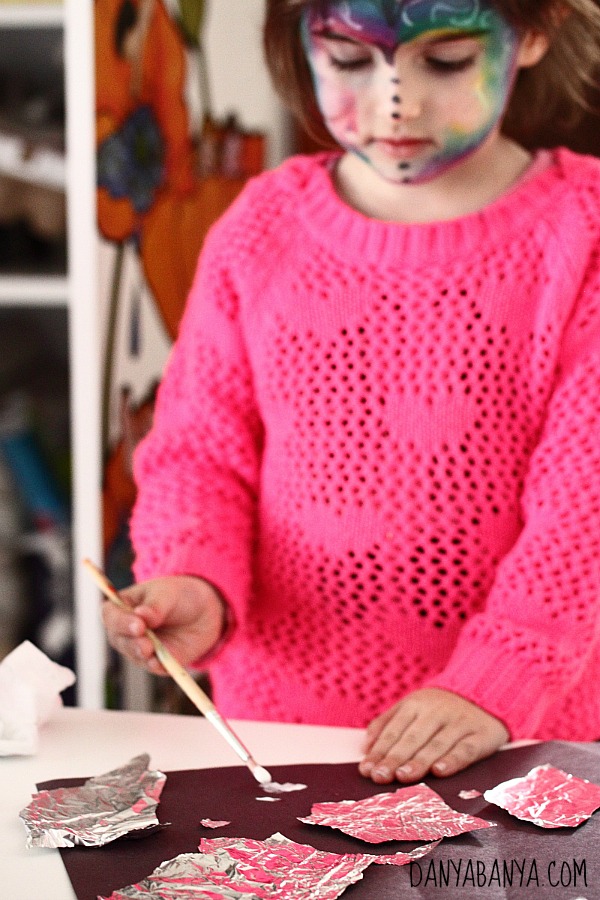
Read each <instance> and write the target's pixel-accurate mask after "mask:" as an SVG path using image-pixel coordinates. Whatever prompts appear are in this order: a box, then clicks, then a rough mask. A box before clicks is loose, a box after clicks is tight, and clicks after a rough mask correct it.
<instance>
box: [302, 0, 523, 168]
mask: <svg viewBox="0 0 600 900" xmlns="http://www.w3.org/2000/svg"><path fill="white" fill-rule="evenodd" d="M302 40H303V44H304V49H305V52H306V56H307V59H308V62H309V65H310V68H311V71H312V75H313V81H314V86H315V93H316V96H317V101H318V103H319V108H320V110H321V113H322V115H323V118H324V120H325V124H326V125H327V128H328V129H329V131H330V133H331V135H332V136H333V137H334V138H335V140H336V141H337V142H338V143H339V144H340V145H341V146H342V147H343V148H344V149H346V150H348V151H350V152H352V153H356V154H358V155H359V156H360V157H361V158H362V159H364V160H365V161H366V162H368V163H369V164H370V165H371V166H372V167H373V168H374V169H375V171H376V172H377V173H378V174H379V175H381V176H382V177H383V178H385V179H386V180H389V181H393V182H406V183H411V184H420V183H423V182H426V181H431V180H433V179H435V178H437V177H438V176H439V175H441V174H443V173H444V172H445V171H447V170H448V169H450V168H451V167H453V166H456V165H457V164H459V163H461V162H462V161H463V160H464V159H466V158H467V157H469V156H470V155H472V154H473V153H475V152H476V151H477V150H478V149H479V148H480V147H481V146H482V145H483V144H484V143H485V142H486V140H487V139H488V137H489V136H490V135H491V134H493V133H495V132H496V131H497V130H499V125H500V121H501V119H502V115H503V113H504V111H505V108H506V104H507V102H508V98H509V95H510V90H511V87H512V83H513V80H514V76H515V73H516V68H517V62H516V60H517V51H518V46H519V41H518V37H517V34H516V32H515V31H514V29H512V28H511V27H510V26H509V24H508V23H507V22H506V21H505V20H504V18H503V17H502V16H501V15H500V14H499V13H498V12H497V10H496V9H495V8H494V6H493V5H492V3H490V2H488V0H337V2H331V3H328V4H326V5H325V7H319V8H309V9H308V10H306V11H305V13H304V15H303V19H302Z"/></svg>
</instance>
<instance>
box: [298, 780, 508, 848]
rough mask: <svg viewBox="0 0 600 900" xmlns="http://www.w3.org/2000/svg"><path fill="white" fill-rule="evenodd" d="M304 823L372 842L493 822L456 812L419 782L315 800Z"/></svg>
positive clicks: (427, 837) (423, 837) (432, 836)
mask: <svg viewBox="0 0 600 900" xmlns="http://www.w3.org/2000/svg"><path fill="white" fill-rule="evenodd" d="M299 819H300V821H301V822H305V823H306V824H308V825H325V826H328V827H329V828H337V829H338V830H339V831H343V832H344V833H345V834H349V835H351V836H352V837H356V838H359V839H360V840H362V841H368V842H369V843H372V844H378V843H382V842H383V841H435V840H438V839H441V838H445V837H454V836H455V835H458V834H464V833H466V832H469V831H477V830H478V829H481V828H491V827H493V826H494V823H493V822H486V821H485V820H484V819H479V818H476V817H475V816H469V815H467V813H461V812H457V811H456V810H454V809H452V807H450V806H448V804H447V803H446V802H445V801H444V800H442V798H441V797H440V795H439V794H437V793H436V792H435V791H434V790H432V789H431V788H430V787H428V785H426V784H423V783H420V784H414V785H409V786H408V787H403V788H399V789H398V790H397V791H394V792H393V793H389V792H386V793H382V794H375V795H374V796H372V797H367V798H366V799H364V800H341V801H339V802H337V803H315V804H313V806H312V809H311V814H310V816H306V817H299Z"/></svg>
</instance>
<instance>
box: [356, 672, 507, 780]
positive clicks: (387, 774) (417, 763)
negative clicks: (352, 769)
mask: <svg viewBox="0 0 600 900" xmlns="http://www.w3.org/2000/svg"><path fill="white" fill-rule="evenodd" d="M509 737H510V735H509V733H508V731H507V729H506V728H505V727H504V725H503V724H502V722H501V721H500V720H499V719H497V718H496V717H495V716H492V715H490V714H489V713H487V712H485V710H483V709H481V707H479V706H476V705H475V704H474V703H471V702H470V701H469V700H465V699H464V697H460V696H459V695H458V694H453V693H451V692H450V691H444V690H441V689H440V688H423V689H422V690H420V691H414V692H413V693H412V694H409V695H408V696H407V697H405V698H404V699H403V700H400V702H399V703H396V704H395V706H392V708H391V709H389V710H388V711H387V712H385V713H383V715H381V716H378V717H377V718H376V719H373V721H372V722H371V724H370V725H369V727H368V728H367V738H366V744H365V756H364V758H363V759H362V761H361V763H360V765H359V770H360V772H361V774H362V775H365V776H366V777H368V778H372V779H373V781H374V782H376V783H377V784H389V783H390V782H391V781H393V780H394V778H397V779H398V781H404V782H413V781H419V780H420V779H422V778H423V777H424V776H425V775H427V773H428V772H431V773H432V774H433V775H440V776H447V775H454V774H455V773H456V772H460V771H461V770H462V769H466V767H467V766H469V765H471V763H474V762H477V760H479V759H484V758H485V757H486V756H491V754H492V753H495V751H496V750H498V749H499V748H500V747H501V746H502V744H505V743H506V742H507V741H508V740H509Z"/></svg>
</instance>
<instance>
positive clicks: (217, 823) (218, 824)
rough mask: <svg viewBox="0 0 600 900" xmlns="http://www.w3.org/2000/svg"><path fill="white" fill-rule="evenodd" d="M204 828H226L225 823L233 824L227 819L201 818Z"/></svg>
mask: <svg viewBox="0 0 600 900" xmlns="http://www.w3.org/2000/svg"><path fill="white" fill-rule="evenodd" d="M200 824H201V825H202V827H203V828H224V827H225V825H231V822H228V821H227V820H226V819H200Z"/></svg>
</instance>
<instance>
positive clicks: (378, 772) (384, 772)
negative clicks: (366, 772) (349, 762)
mask: <svg viewBox="0 0 600 900" xmlns="http://www.w3.org/2000/svg"><path fill="white" fill-rule="evenodd" d="M391 774H392V773H391V772H390V770H389V769H386V768H385V766H378V767H377V768H376V769H374V770H373V775H375V776H377V778H390V777H391Z"/></svg>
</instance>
